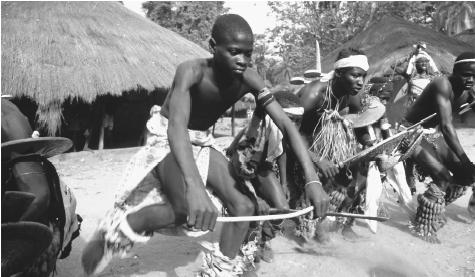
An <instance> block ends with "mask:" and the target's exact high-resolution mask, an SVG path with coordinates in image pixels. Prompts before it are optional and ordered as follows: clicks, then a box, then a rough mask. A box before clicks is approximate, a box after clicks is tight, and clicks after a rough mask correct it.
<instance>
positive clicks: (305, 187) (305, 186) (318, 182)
mask: <svg viewBox="0 0 475 277" xmlns="http://www.w3.org/2000/svg"><path fill="white" fill-rule="evenodd" d="M311 183H317V184H320V185H322V182H320V181H310V182H308V183H306V184H305V185H304V186H303V188H304V189H307V186H308V185H310V184H311Z"/></svg>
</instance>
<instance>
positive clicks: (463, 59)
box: [404, 52, 475, 242]
mask: <svg viewBox="0 0 475 277" xmlns="http://www.w3.org/2000/svg"><path fill="white" fill-rule="evenodd" d="M474 79H475V52H466V53H462V54H460V55H459V56H458V57H457V59H456V60H455V62H454V67H453V72H452V74H451V75H450V76H448V77H438V78H436V79H434V80H433V81H431V82H430V83H429V84H428V85H427V86H426V88H425V89H424V90H423V92H422V93H421V95H420V96H419V98H418V99H417V100H416V102H415V103H414V105H413V106H412V107H411V108H410V109H409V111H408V112H407V114H406V116H405V119H406V121H407V122H405V123H404V125H405V126H406V127H408V126H411V125H414V124H417V123H420V122H421V121H422V123H423V124H422V126H423V127H424V128H429V127H436V126H438V129H439V130H440V131H437V132H436V133H433V134H430V135H427V136H426V137H425V138H424V139H423V141H422V142H421V144H420V146H419V147H418V148H417V149H416V150H415V151H414V153H413V155H412V159H413V160H414V161H415V163H416V164H417V165H418V166H419V167H420V169H421V171H422V172H421V173H422V175H423V176H430V177H431V178H432V180H433V183H432V184H430V185H429V188H428V189H427V191H426V192H425V193H424V194H421V195H419V196H418V202H419V207H418V209H417V214H416V218H415V219H414V222H413V226H412V227H413V230H414V232H415V233H416V234H418V235H420V236H421V237H423V238H424V239H426V240H428V241H430V242H438V241H439V240H438V238H437V231H438V230H439V229H440V228H441V227H442V226H443V225H444V224H445V218H444V216H443V211H444V207H445V206H446V205H448V204H450V203H452V202H453V201H455V200H456V199H457V198H459V197H460V196H461V195H463V193H464V192H465V191H466V189H467V188H468V186H471V185H473V184H474V182H475V165H474V164H473V163H472V161H471V160H470V158H469V157H468V156H467V154H466V153H465V151H464V150H463V148H462V146H461V145H460V142H459V139H458V137H457V132H456V130H455V127H454V124H453V116H452V113H453V112H454V111H455V112H458V110H459V108H460V106H461V105H463V104H464V103H468V104H470V103H472V104H473V102H474V98H475V95H474V92H473V90H472V88H473V84H474ZM472 109H474V106H472ZM432 114H436V116H434V117H432V118H431V119H429V120H426V119H425V118H427V117H428V116H430V115H432ZM408 174H409V173H408Z"/></svg>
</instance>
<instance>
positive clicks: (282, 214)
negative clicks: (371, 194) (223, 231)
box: [216, 206, 389, 222]
mask: <svg viewBox="0 0 475 277" xmlns="http://www.w3.org/2000/svg"><path fill="white" fill-rule="evenodd" d="M313 209H314V208H313V206H310V207H307V208H305V209H302V210H292V209H288V210H287V209H283V210H281V209H273V208H271V209H270V210H269V212H270V213H277V214H270V215H254V216H219V217H218V219H217V220H216V221H218V222H243V221H264V220H278V219H286V218H293V217H297V216H301V215H304V214H307V213H309V212H311V211H313ZM325 216H341V217H351V218H361V219H369V220H376V221H386V220H389V218H388V217H380V216H367V215H362V214H352V213H337V212H327V213H326V214H325Z"/></svg>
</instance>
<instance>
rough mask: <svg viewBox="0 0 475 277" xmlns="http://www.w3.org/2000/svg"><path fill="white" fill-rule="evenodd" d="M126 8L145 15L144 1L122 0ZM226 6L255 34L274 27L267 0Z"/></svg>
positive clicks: (227, 4)
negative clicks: (247, 23)
mask: <svg viewBox="0 0 475 277" xmlns="http://www.w3.org/2000/svg"><path fill="white" fill-rule="evenodd" d="M122 2H123V3H124V6H125V7H126V8H129V9H131V10H132V11H134V12H136V13H138V14H140V15H142V16H145V15H144V12H143V11H142V3H143V2H144V1H122ZM224 6H225V7H227V8H230V11H229V12H230V13H235V14H239V15H240V16H242V17H244V19H246V20H247V22H249V25H251V28H252V31H253V32H254V33H255V34H262V33H264V31H265V29H266V28H269V27H272V25H273V24H274V22H275V19H274V18H273V17H271V16H269V15H268V13H269V12H270V8H269V7H268V6H267V2H265V1H224Z"/></svg>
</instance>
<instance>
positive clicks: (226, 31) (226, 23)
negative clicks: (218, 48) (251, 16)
mask: <svg viewBox="0 0 475 277" xmlns="http://www.w3.org/2000/svg"><path fill="white" fill-rule="evenodd" d="M235 33H243V34H246V35H248V36H249V37H251V38H252V37H253V34H252V29H251V26H249V24H248V23H247V21H246V20H244V18H242V17H241V16H239V15H237V14H225V15H221V16H219V17H218V18H217V19H216V21H215V22H214V25H213V29H212V30H211V37H212V38H213V39H214V40H215V41H216V43H217V44H219V43H221V42H223V40H224V39H226V38H228V37H229V36H230V35H231V34H235Z"/></svg>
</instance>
